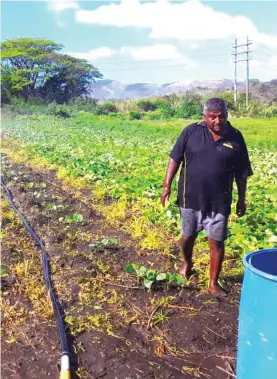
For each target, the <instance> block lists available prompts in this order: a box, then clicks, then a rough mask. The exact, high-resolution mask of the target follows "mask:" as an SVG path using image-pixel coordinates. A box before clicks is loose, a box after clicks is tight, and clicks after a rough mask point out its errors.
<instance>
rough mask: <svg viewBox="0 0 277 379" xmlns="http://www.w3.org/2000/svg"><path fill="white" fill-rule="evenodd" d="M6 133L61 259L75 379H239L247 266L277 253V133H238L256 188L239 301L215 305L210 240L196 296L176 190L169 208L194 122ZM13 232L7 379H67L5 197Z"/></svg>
mask: <svg viewBox="0 0 277 379" xmlns="http://www.w3.org/2000/svg"><path fill="white" fill-rule="evenodd" d="M2 121H3V135H4V136H3V142H2V153H3V154H2V174H3V178H4V181H5V183H6V184H7V186H8V187H9V188H10V189H11V191H12V192H13V194H14V199H15V202H16V203H17V205H18V206H19V208H20V210H21V211H22V212H23V213H24V214H25V216H26V218H27V219H28V220H29V222H30V224H31V225H32V226H33V227H34V229H35V231H36V232H37V233H38V234H39V235H40V237H41V238H42V240H43V241H44V242H45V246H46V250H47V252H49V254H50V257H51V269H52V273H53V282H54V285H55V288H56V291H57V294H58V296H59V299H60V301H61V303H62V306H63V308H64V311H65V314H66V317H65V322H66V325H67V326H68V331H69V335H70V341H71V346H72V361H73V367H74V369H75V376H76V377H77V378H78V377H79V378H95V379H96V378H100V377H101V378H102V377H103V378H110V379H115V378H118V379H124V378H147V379H150V378H161V379H165V378H167V379H169V378H172V379H173V378H188V379H189V378H212V379H213V378H218V379H221V378H222V379H223V378H226V377H227V376H226V375H228V374H226V372H227V373H231V374H232V373H234V369H235V357H236V338H237V317H238V304H239V295H240V286H241V275H242V272H243V268H242V264H241V259H242V257H243V256H244V255H245V254H246V253H247V252H250V251H254V250H257V249H260V248H265V247H272V246H276V244H277V235H276V212H275V209H276V206H277V199H276V173H277V168H276V161H277V153H276V136H277V123H276V120H274V119H233V120H231V123H232V125H233V126H235V127H237V128H238V129H240V130H241V131H242V133H243V135H244V137H245V139H246V142H247V146H248V150H249V154H250V159H251V163H252V167H253V171H254V175H253V176H252V177H251V178H250V180H249V184H248V191H247V202H248V211H247V215H246V216H245V217H243V218H241V219H237V218H236V216H235V214H234V212H232V215H231V218H230V225H229V229H230V235H229V239H228V241H227V244H226V259H225V262H224V266H223V271H222V278H221V280H222V283H223V284H224V285H225V286H226V287H227V288H228V289H229V291H230V292H229V295H228V297H227V298H226V299H218V298H215V297H213V296H211V295H208V294H206V293H205V289H206V284H207V279H208V261H209V256H208V246H207V241H206V238H205V235H204V234H203V235H201V236H200V237H199V240H198V242H197V245H196V248H195V270H196V273H195V274H194V275H193V277H192V279H191V280H190V281H187V282H184V283H183V282H182V280H181V278H179V277H178V275H175V274H176V273H177V270H178V267H179V265H180V262H181V256H180V254H179V250H178V247H177V240H178V237H179V235H180V229H179V215H178V208H177V207H176V205H175V199H176V184H177V183H176V182H175V183H174V187H173V191H172V195H171V198H170V202H169V203H168V204H167V206H166V209H162V207H161V205H160V204H159V196H160V193H161V184H162V182H163V179H164V174H165V169H166V165H167V161H168V154H169V152H170V150H171V148H172V146H173V144H174V142H175V140H176V138H177V136H178V135H179V133H180V131H181V130H182V128H183V127H184V126H186V125H188V124H189V123H190V121H188V120H186V121H184V120H174V121H149V122H143V121H139V120H138V121H124V120H117V119H114V120H113V119H111V118H108V117H99V116H92V115H90V114H87V113H81V114H79V115H78V116H76V117H72V118H68V119H62V118H59V117H49V116H42V115H35V116H16V117H5V116H4V117H3V120H2ZM235 197H236V191H235V189H234V200H235ZM234 205H235V202H234V204H233V208H232V209H233V210H234ZM2 222H3V227H2V234H3V236H2V238H3V245H2V266H3V269H5V270H6V271H7V273H8V274H7V275H6V276H4V278H3V280H4V290H3V299H2V301H3V309H4V311H3V326H4V334H3V341H5V344H3V346H2V352H3V357H5V361H6V362H9V365H8V364H7V365H6V366H4V367H3V375H5V377H6V378H13V377H14V378H15V377H20V378H35V377H38V375H39V373H41V372H42V373H43V374H42V375H41V374H40V376H39V377H41V378H42V377H45V378H46V377H51V378H52V377H53V378H54V377H57V375H58V368H57V364H56V362H58V360H59V341H58V336H57V331H56V327H55V320H54V317H53V314H52V311H51V306H50V303H49V300H48V298H47V296H46V291H45V287H44V283H43V277H42V272H41V263H40V255H39V252H38V251H37V249H36V247H35V244H34V243H33V241H32V240H31V238H30V237H29V235H28V233H27V231H26V230H25V229H24V226H23V225H22V224H21V222H20V221H19V219H18V217H17V216H16V214H15V213H14V212H13V211H12V210H11V208H10V206H9V204H8V203H7V201H6V199H5V197H4V195H3V198H2ZM131 265H132V266H131ZM14 356H16V357H18V358H17V359H16V360H15V359H14V358H13V357H14ZM3 359H4V358H3ZM16 375H17V376H16Z"/></svg>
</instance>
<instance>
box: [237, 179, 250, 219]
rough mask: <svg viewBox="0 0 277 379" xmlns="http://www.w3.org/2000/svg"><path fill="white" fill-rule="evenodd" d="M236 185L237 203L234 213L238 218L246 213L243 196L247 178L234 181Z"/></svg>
mask: <svg viewBox="0 0 277 379" xmlns="http://www.w3.org/2000/svg"><path fill="white" fill-rule="evenodd" d="M236 184H237V188H238V201H237V208H236V213H237V215H238V217H242V216H244V215H245V212H246V205H245V194H246V186H247V178H240V179H236Z"/></svg>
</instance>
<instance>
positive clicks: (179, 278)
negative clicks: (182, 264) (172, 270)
mask: <svg viewBox="0 0 277 379" xmlns="http://www.w3.org/2000/svg"><path fill="white" fill-rule="evenodd" d="M173 277H174V280H175V281H176V282H177V283H178V284H185V282H186V281H185V278H184V277H183V276H182V275H180V274H173Z"/></svg>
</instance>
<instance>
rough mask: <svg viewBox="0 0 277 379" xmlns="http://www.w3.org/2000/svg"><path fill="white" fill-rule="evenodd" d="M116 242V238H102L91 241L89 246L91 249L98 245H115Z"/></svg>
mask: <svg viewBox="0 0 277 379" xmlns="http://www.w3.org/2000/svg"><path fill="white" fill-rule="evenodd" d="M117 244H118V240H117V239H116V238H104V239H102V240H101V241H92V243H91V244H90V245H89V247H91V248H92V249H98V248H100V247H110V246H116V245H117Z"/></svg>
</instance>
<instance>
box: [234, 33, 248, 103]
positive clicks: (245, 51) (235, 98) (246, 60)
mask: <svg viewBox="0 0 277 379" xmlns="http://www.w3.org/2000/svg"><path fill="white" fill-rule="evenodd" d="M250 45H252V42H250V40H249V38H248V37H247V39H246V43H243V44H241V45H238V42H237V39H235V46H233V48H234V49H235V52H234V53H232V55H234V57H235V59H234V63H235V71H234V73H235V79H234V102H235V104H236V102H237V63H238V62H246V88H245V92H246V93H245V106H246V108H247V107H248V103H249V61H250V59H251V58H250V57H249V53H251V51H250V50H249V46H250ZM245 46H246V50H244V51H239V52H238V50H237V49H238V48H239V47H245ZM239 54H246V56H245V57H244V58H243V59H239V60H238V59H237V56H238V55H239Z"/></svg>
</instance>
